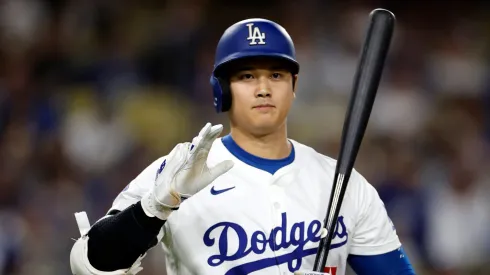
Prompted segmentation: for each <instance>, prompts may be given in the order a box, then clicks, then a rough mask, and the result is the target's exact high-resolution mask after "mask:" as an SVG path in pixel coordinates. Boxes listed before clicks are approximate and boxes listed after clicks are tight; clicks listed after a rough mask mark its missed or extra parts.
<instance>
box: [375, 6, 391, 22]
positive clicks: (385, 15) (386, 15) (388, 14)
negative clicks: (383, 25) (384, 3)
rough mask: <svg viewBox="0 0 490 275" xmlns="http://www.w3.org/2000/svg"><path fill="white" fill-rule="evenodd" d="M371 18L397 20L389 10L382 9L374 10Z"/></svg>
mask: <svg viewBox="0 0 490 275" xmlns="http://www.w3.org/2000/svg"><path fill="white" fill-rule="evenodd" d="M369 16H370V17H371V18H375V17H383V18H386V19H391V20H395V15H394V14H393V13H392V12H391V11H389V10H387V9H381V8H377V9H374V10H373V11H372V12H371V13H370V14H369Z"/></svg>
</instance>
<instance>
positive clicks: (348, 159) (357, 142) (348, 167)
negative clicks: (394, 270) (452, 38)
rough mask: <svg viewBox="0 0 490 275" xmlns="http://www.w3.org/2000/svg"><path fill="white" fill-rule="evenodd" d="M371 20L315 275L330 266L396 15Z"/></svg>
mask: <svg viewBox="0 0 490 275" xmlns="http://www.w3.org/2000/svg"><path fill="white" fill-rule="evenodd" d="M369 17H370V22H369V27H368V29H367V33H366V36H365V39H364V42H363V46H362V51H361V56H360V59H359V63H358V64H357V70H356V74H355V76H354V82H353V86H352V95H351V98H350V101H349V106H348V108H347V113H346V118H345V121H344V125H343V129H342V137H341V145H340V152H339V157H338V159H337V164H336V167H335V174H334V181H333V185H332V192H331V194H330V201H329V203H328V208H327V214H326V217H325V220H324V226H325V229H326V230H327V236H326V237H325V238H322V239H321V240H320V245H319V247H318V250H317V254H316V258H315V263H314V267H313V268H314V269H313V271H316V272H323V269H324V267H325V264H326V263H327V257H328V252H329V250H330V245H331V243H332V238H333V236H334V234H335V230H336V228H335V226H336V225H337V219H338V216H339V212H340V207H341V205H342V201H343V199H344V194H345V190H346V189H347V184H348V182H349V178H350V175H351V172H352V169H353V167H354V163H355V160H356V157H357V153H358V151H359V147H360V146H361V143H362V139H363V137H364V133H365V130H366V127H367V124H368V121H369V117H370V115H371V110H372V107H373V104H374V99H375V97H376V93H377V90H378V86H379V82H380V79H381V75H382V72H383V67H384V63H385V59H386V56H387V54H388V51H389V47H390V43H391V37H392V35H393V30H394V25H395V16H394V15H393V13H391V12H390V11H388V10H385V9H375V10H373V11H372V12H371V13H370V14H369Z"/></svg>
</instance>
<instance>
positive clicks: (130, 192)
mask: <svg viewBox="0 0 490 275" xmlns="http://www.w3.org/2000/svg"><path fill="white" fill-rule="evenodd" d="M164 158H165V156H164V157H161V158H159V159H157V160H155V161H154V162H153V163H151V164H150V165H149V166H148V167H146V168H145V169H144V170H143V171H142V172H141V173H140V174H139V175H138V176H136V178H134V179H133V180H132V181H131V182H130V183H129V184H128V185H127V186H126V187H125V188H124V189H123V190H122V191H121V193H119V194H118V195H117V197H116V198H115V199H114V201H113V203H112V206H111V208H110V209H109V211H108V213H111V212H114V211H122V210H124V209H126V208H127V207H128V206H131V205H133V204H135V203H137V202H138V201H140V200H141V198H142V197H143V195H144V194H146V193H147V192H148V191H149V190H150V188H152V187H153V184H154V182H155V176H156V174H157V171H158V169H159V168H160V166H161V164H162V162H163V160H164Z"/></svg>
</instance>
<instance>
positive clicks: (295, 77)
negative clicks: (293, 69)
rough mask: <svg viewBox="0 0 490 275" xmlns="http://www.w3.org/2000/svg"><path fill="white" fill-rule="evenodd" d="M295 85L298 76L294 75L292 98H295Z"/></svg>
mask: <svg viewBox="0 0 490 275" xmlns="http://www.w3.org/2000/svg"><path fill="white" fill-rule="evenodd" d="M297 83H298V75H297V74H295V75H293V95H294V97H296V87H297Z"/></svg>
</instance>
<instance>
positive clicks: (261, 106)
mask: <svg viewBox="0 0 490 275" xmlns="http://www.w3.org/2000/svg"><path fill="white" fill-rule="evenodd" d="M253 108H254V109H257V110H259V111H266V110H270V109H272V108H276V106H274V105H272V104H259V105H256V106H254V107H253Z"/></svg>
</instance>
